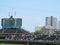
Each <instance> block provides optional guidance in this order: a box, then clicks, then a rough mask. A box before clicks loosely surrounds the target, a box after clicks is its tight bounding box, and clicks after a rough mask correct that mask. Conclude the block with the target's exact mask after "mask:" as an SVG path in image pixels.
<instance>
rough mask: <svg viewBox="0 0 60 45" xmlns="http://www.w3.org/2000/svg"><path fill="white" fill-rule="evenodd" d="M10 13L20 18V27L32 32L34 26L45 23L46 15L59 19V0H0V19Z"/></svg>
mask: <svg viewBox="0 0 60 45" xmlns="http://www.w3.org/2000/svg"><path fill="white" fill-rule="evenodd" d="M12 8H13V11H12ZM15 11H16V15H15V13H14V12H15ZM9 12H10V15H9ZM12 12H13V15H12ZM11 15H12V16H13V17H14V18H22V28H24V29H26V30H27V31H30V32H34V31H35V26H44V25H45V17H46V16H47V17H49V16H54V17H57V18H58V20H60V0H0V21H1V18H9V17H10V16H11ZM0 23H1V22H0ZM0 26H1V25H0Z"/></svg>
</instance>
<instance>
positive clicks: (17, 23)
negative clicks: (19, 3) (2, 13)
mask: <svg viewBox="0 0 60 45" xmlns="http://www.w3.org/2000/svg"><path fill="white" fill-rule="evenodd" d="M1 25H2V28H21V26H22V19H21V18H13V16H11V17H10V18H2V20H1Z"/></svg>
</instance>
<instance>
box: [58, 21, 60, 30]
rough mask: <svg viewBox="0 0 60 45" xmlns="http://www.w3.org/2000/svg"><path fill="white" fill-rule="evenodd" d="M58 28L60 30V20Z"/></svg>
mask: <svg viewBox="0 0 60 45" xmlns="http://www.w3.org/2000/svg"><path fill="white" fill-rule="evenodd" d="M58 30H60V21H59V22H58Z"/></svg>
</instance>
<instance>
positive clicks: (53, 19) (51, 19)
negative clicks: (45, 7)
mask: <svg viewBox="0 0 60 45" xmlns="http://www.w3.org/2000/svg"><path fill="white" fill-rule="evenodd" d="M46 26H52V27H53V28H54V29H57V18H56V17H53V16H51V17H46Z"/></svg>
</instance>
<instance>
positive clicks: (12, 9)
mask: <svg viewBox="0 0 60 45" xmlns="http://www.w3.org/2000/svg"><path fill="white" fill-rule="evenodd" d="M11 16H13V8H12V14H11Z"/></svg>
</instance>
